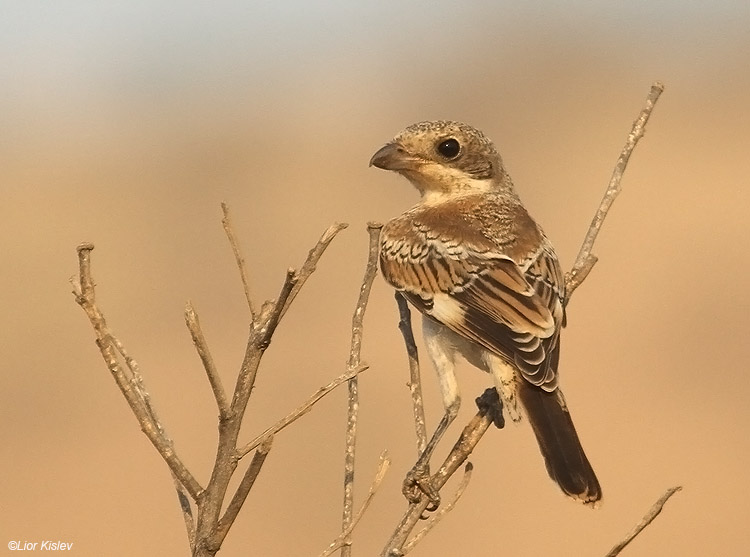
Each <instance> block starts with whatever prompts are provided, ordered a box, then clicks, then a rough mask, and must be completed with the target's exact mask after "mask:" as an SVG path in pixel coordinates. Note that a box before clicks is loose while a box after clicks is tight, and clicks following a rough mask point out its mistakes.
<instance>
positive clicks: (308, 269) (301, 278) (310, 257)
mask: <svg viewBox="0 0 750 557" xmlns="http://www.w3.org/2000/svg"><path fill="white" fill-rule="evenodd" d="M347 226H349V225H348V224H346V223H345V222H337V223H334V224H332V225H331V226H329V227H328V228H327V229H326V231H325V232H323V235H322V236H321V237H320V240H318V243H317V244H316V245H315V247H314V248H313V249H311V250H310V253H308V254H307V259H306V260H305V263H304V264H303V265H302V268H301V269H300V270H299V272H298V273H297V284H296V285H295V287H294V288H293V289H292V292H291V293H290V295H289V298H288V300H287V301H286V304H285V305H284V308H283V309H282V311H281V317H283V316H284V314H286V311H287V310H288V309H289V305H290V304H291V303H292V302H293V301H294V298H295V297H296V296H297V293H298V292H299V291H300V289H301V288H302V287H303V286H304V284H305V281H307V279H308V278H309V277H310V275H311V274H313V273H314V272H315V268H316V266H317V265H318V261H319V260H320V258H321V256H322V255H323V252H325V250H326V248H327V247H328V245H329V244H330V243H331V242H332V241H333V239H334V238H335V237H336V235H337V234H338V233H339V232H341V231H342V230H344V228H346V227H347Z"/></svg>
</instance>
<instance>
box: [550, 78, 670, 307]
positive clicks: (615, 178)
mask: <svg viewBox="0 0 750 557" xmlns="http://www.w3.org/2000/svg"><path fill="white" fill-rule="evenodd" d="M663 91H664V85H662V84H661V83H660V82H658V81H657V82H656V83H654V84H653V85H652V86H651V92H650V93H649V95H648V97H647V98H646V106H644V107H643V110H641V113H640V115H639V116H638V118H637V119H636V121H635V122H633V128H632V130H631V131H630V134H629V135H628V139H627V141H626V142H625V147H623V149H622V152H621V153H620V157H619V158H618V159H617V164H616V165H615V169H614V170H613V172H612V177H611V178H610V180H609V185H608V186H607V191H606V192H605V193H604V197H603V198H602V201H601V203H600V204H599V209H598V210H597V211H596V215H594V219H593V220H592V221H591V226H590V227H589V230H588V233H587V234H586V237H585V238H584V240H583V245H582V246H581V249H580V251H579V252H578V257H576V260H575V263H574V264H573V268H572V269H571V270H570V271H569V272H568V273H567V274H566V276H565V286H566V292H567V294H566V297H565V303H566V304H567V303H568V301H569V300H570V297H571V296H572V295H573V292H574V291H575V289H576V288H578V287H579V286H580V285H581V283H582V282H583V281H584V280H585V279H586V276H587V275H588V274H589V272H591V269H592V268H593V267H594V265H595V264H596V261H597V259H596V256H595V255H594V254H593V253H592V252H591V250H592V249H593V247H594V241H595V240H596V237H597V235H598V234H599V230H601V227H602V224H604V219H605V218H606V216H607V213H608V212H609V209H610V207H612V203H613V202H614V200H615V198H616V197H617V195H618V194H619V193H620V190H622V186H621V185H620V182H621V181H622V175H623V173H624V172H625V168H626V167H627V165H628V160H630V155H631V154H632V153H633V150H634V149H635V146H636V145H637V144H638V141H639V140H640V139H641V137H643V134H644V132H645V130H646V123H647V122H648V119H649V117H650V116H651V111H652V110H653V108H654V105H655V104H656V101H657V100H659V96H660V95H661V94H662V92H663Z"/></svg>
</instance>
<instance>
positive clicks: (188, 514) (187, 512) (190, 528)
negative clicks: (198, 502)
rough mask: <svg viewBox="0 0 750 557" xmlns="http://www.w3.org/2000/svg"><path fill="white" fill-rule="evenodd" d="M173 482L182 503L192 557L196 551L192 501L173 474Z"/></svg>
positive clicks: (178, 498) (181, 508)
mask: <svg viewBox="0 0 750 557" xmlns="http://www.w3.org/2000/svg"><path fill="white" fill-rule="evenodd" d="M172 481H173V482H174V488H175V491H176V492H177V500H178V501H179V503H180V510H181V511H182V519H183V521H184V522H185V530H186V531H187V538H188V544H189V545H190V554H191V555H192V554H193V552H194V551H195V517H194V516H193V508H192V506H191V505H190V499H189V498H188V493H187V491H185V488H184V487H183V486H182V484H181V483H180V480H179V479H177V476H175V475H174V474H172Z"/></svg>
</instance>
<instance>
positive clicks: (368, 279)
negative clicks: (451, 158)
mask: <svg viewBox="0 0 750 557" xmlns="http://www.w3.org/2000/svg"><path fill="white" fill-rule="evenodd" d="M382 228H383V225H382V224H380V223H373V222H370V223H367V233H368V234H369V238H370V241H369V248H368V251H367V265H366V267H365V275H364V277H363V278H362V286H361V287H360V289H359V299H358V300H357V305H356V307H355V308H354V315H353V316H352V339H351V349H350V351H349V363H348V365H347V369H348V370H353V369H357V368H358V367H359V366H360V365H361V359H362V357H361V353H362V332H363V324H364V318H365V311H366V310H367V301H368V300H369V299H370V291H371V290H372V283H373V281H374V280H375V276H376V275H377V274H378V247H379V243H380V242H379V240H380V230H381V229H382ZM347 386H348V390H349V397H348V405H347V416H346V448H345V452H344V504H343V510H342V513H341V531H342V532H350V531H351V527H352V521H353V518H354V464H355V453H356V448H357V418H358V415H359V378H358V376H357V375H355V376H354V377H352V378H351V379H349V381H348V385H347ZM342 544H343V545H342V546H341V557H350V556H351V552H352V547H351V545H352V542H351V538H350V537H349V536H345V537H344V539H343V542H342Z"/></svg>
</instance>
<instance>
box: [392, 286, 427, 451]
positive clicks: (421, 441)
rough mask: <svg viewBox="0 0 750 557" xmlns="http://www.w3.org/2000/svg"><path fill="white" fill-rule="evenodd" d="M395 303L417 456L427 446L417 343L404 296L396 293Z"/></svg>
mask: <svg viewBox="0 0 750 557" xmlns="http://www.w3.org/2000/svg"><path fill="white" fill-rule="evenodd" d="M396 303H397V304H398V314H399V321H398V328H399V330H400V331H401V335H402V336H403V337H404V344H405V345H406V355H407V357H408V358H409V392H410V393H411V406H412V412H413V415H414V428H415V430H416V432H417V455H421V454H422V453H423V452H424V449H425V447H426V446H427V426H426V424H425V417H424V398H423V397H422V379H421V374H420V370H419V353H418V351H417V343H416V342H415V341H414V332H413V331H412V328H411V311H410V310H409V304H408V303H407V301H406V298H404V296H403V295H402V294H401V293H400V292H398V291H396Z"/></svg>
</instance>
